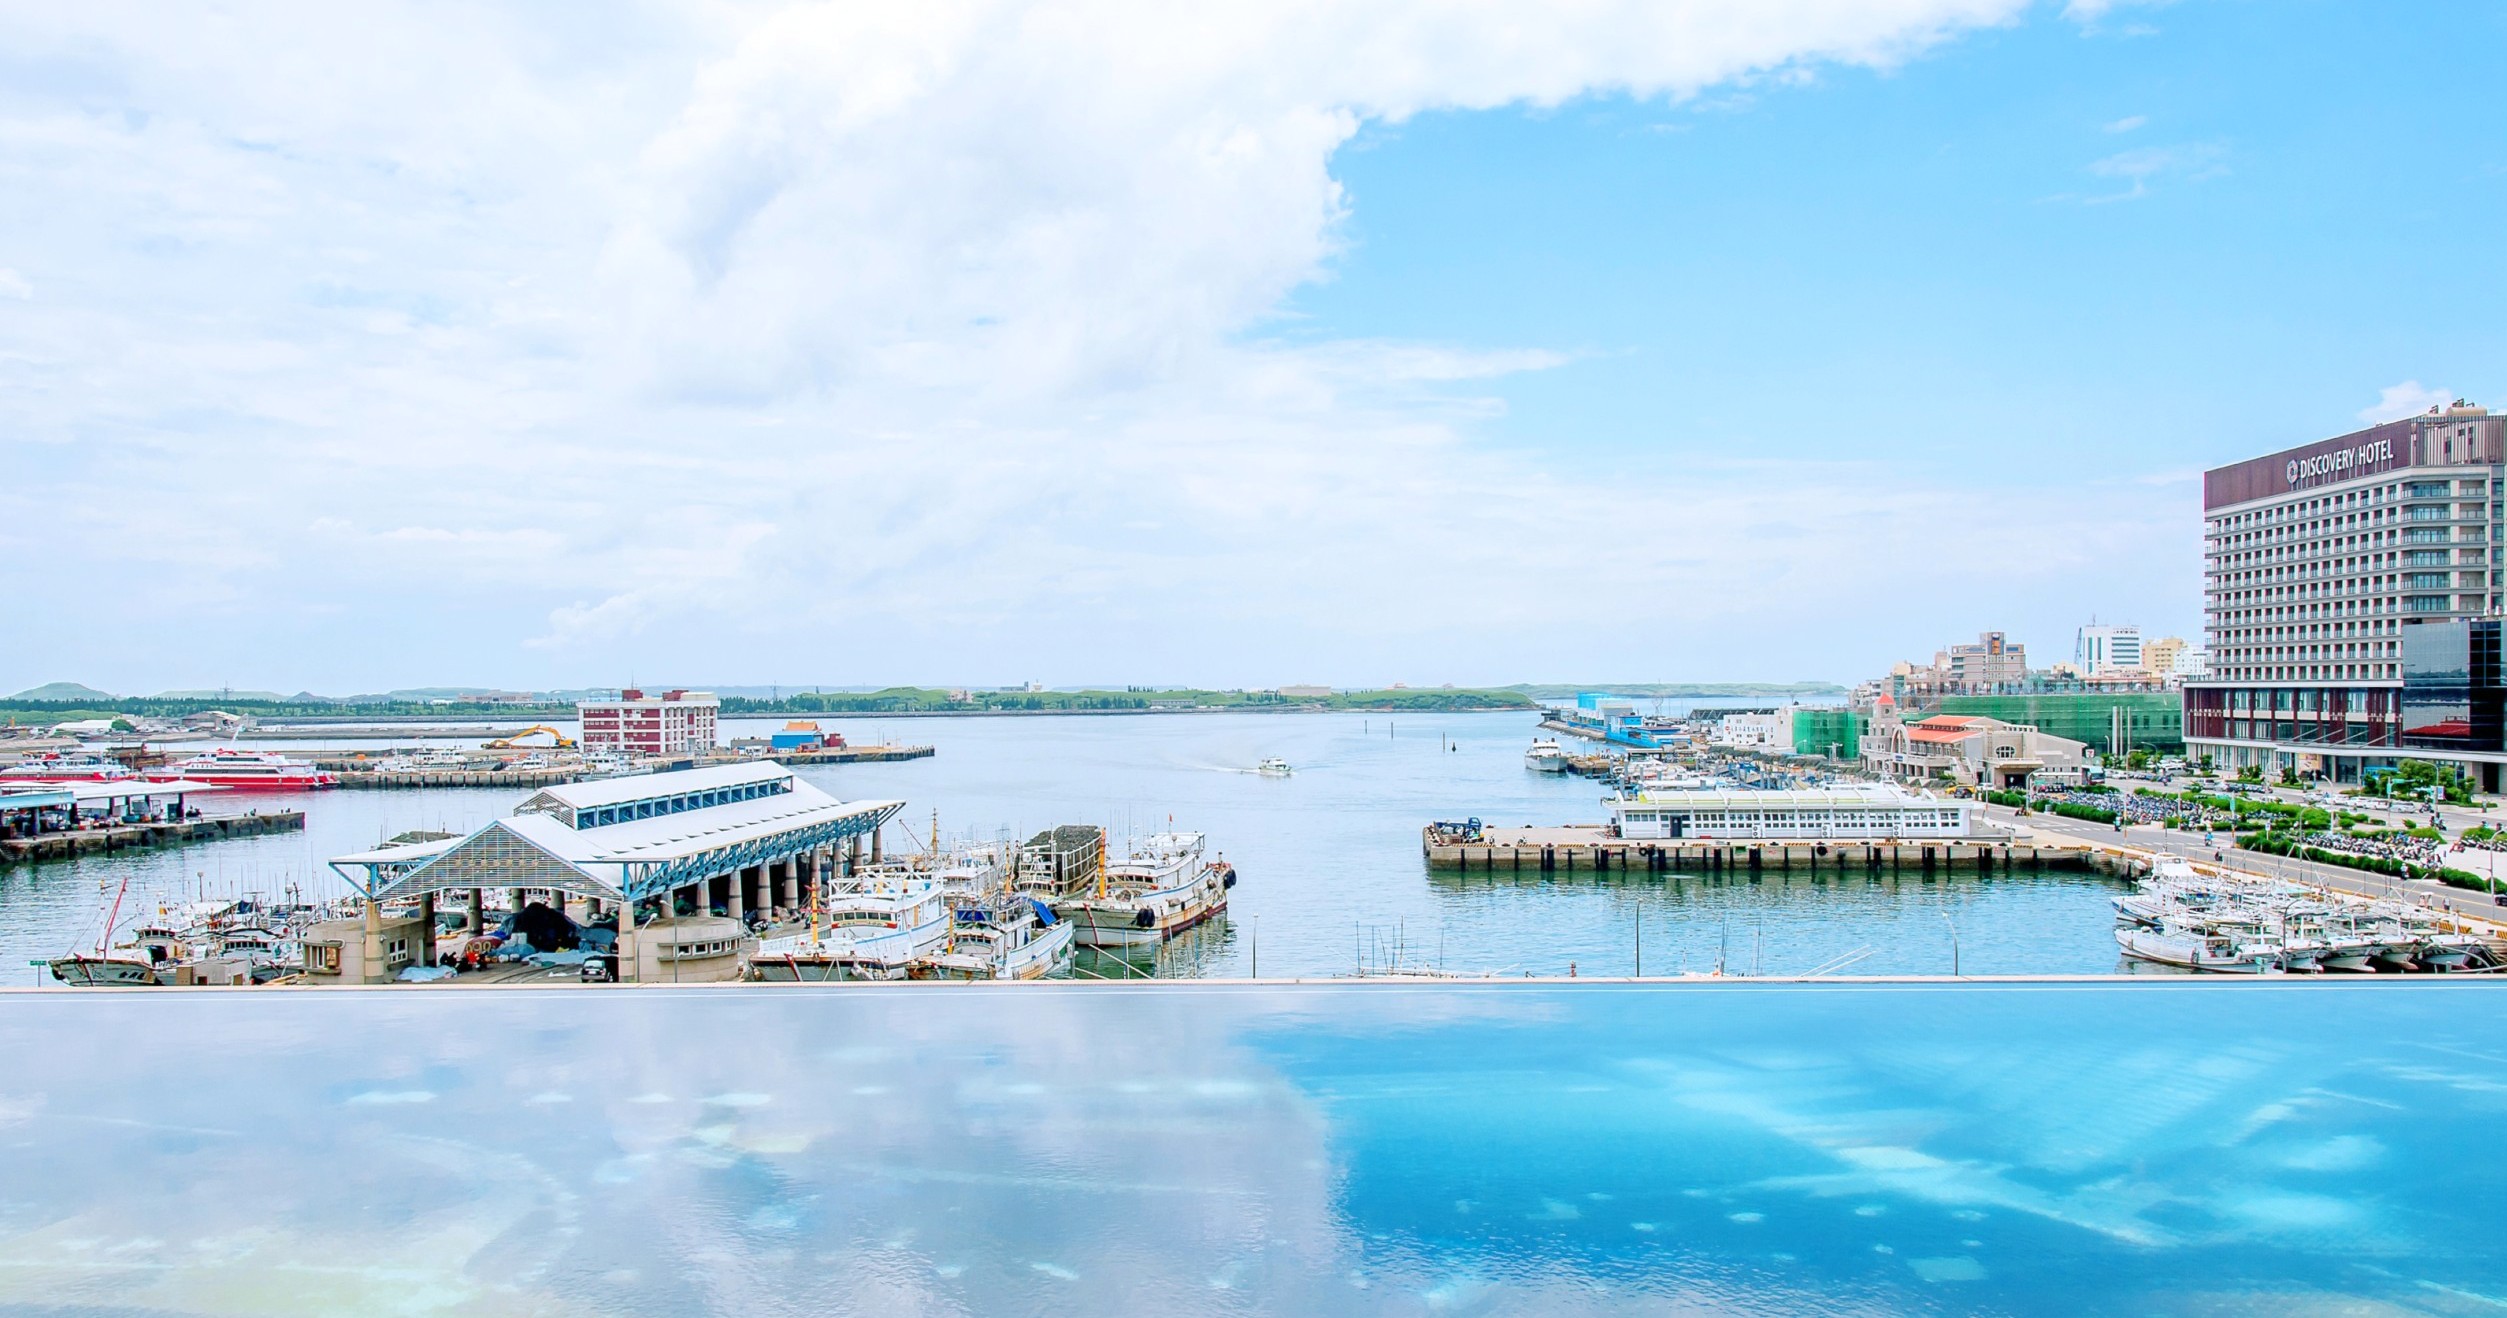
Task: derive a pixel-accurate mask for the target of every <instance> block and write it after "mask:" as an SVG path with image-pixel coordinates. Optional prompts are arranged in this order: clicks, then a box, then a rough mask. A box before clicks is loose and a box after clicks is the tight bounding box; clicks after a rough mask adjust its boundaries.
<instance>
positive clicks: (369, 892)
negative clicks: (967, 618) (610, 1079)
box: [304, 762, 904, 983]
mask: <svg viewBox="0 0 2507 1318" xmlns="http://www.w3.org/2000/svg"><path fill="white" fill-rule="evenodd" d="M903 807H904V803H903V802H900V801H839V800H837V799H836V798H835V797H832V796H830V795H828V794H827V793H825V792H823V791H820V790H819V789H818V788H816V787H813V786H811V785H810V784H809V783H806V782H803V781H802V780H801V779H800V778H799V777H798V776H796V775H795V774H794V773H793V772H792V770H790V769H787V768H785V767H784V766H782V765H780V764H774V763H771V762H770V763H755V764H737V765H725V766H721V767H717V768H706V769H688V770H682V771H679V772H674V773H655V774H646V775H641V776H636V777H627V778H608V779H601V780H597V781H593V782H583V783H571V784H567V785H565V786H559V787H550V788H546V789H543V790H542V791H540V792H537V793H535V794H533V795H532V796H531V797H530V799H528V800H526V801H524V802H523V803H522V804H520V805H518V806H515V807H514V809H513V813H512V814H510V815H507V816H505V817H504V818H501V819H495V820H491V821H489V822H488V823H487V824H485V825H483V826H482V827H480V828H478V829H476V830H474V831H473V832H471V833H469V834H468V835H466V836H458V837H456V836H449V835H432V836H428V837H424V838H419V839H412V840H407V841H401V842H396V843H393V844H390V845H386V846H383V847H378V848H376V849H374V850H372V851H362V852H357V853H355V854H353V855H346V856H339V857H335V858H333V859H332V861H331V868H332V869H334V870H336V871H337V872H338V873H339V874H340V875H341V876H342V877H343V878H346V879H347V880H348V881H349V883H350V884H352V885H354V886H355V887H356V889H357V891H358V894H359V895H360V896H362V897H363V898H364V899H365V913H364V916H363V918H362V919H350V920H335V921H329V922H326V923H324V924H321V925H316V926H314V928H313V929H312V930H311V931H309V932H308V933H307V934H306V936H305V940H304V941H305V964H306V977H307V979H308V980H309V981H312V982H315V983H324V982H328V983H381V982H384V981H387V980H390V979H392V978H394V977H396V976H398V975H399V973H400V972H401V971H402V970H403V969H406V968H407V967H408V966H410V965H412V964H425V963H426V962H427V961H428V960H430V959H431V958H430V957H429V956H428V952H429V950H430V949H431V948H432V947H433V945H434V931H435V929H436V928H437V927H438V926H437V923H436V903H437V901H438V900H439V899H442V898H446V897H454V898H457V899H460V900H465V901H466V902H467V906H468V920H467V924H468V927H469V931H470V932H472V933H474V934H475V933H478V932H480V931H481V930H480V920H481V908H482V896H483V894H484V893H485V892H486V891H487V890H490V889H503V890H505V891H506V892H507V893H508V894H509V896H508V905H509V906H510V907H511V909H513V910H516V911H520V910H522V909H523V901H524V898H525V896H526V895H527V894H535V893H537V894H548V895H549V897H550V898H551V902H550V904H551V906H552V909H560V910H562V908H563V903H564V899H565V898H566V897H569V896H572V897H577V898H581V899H582V900H583V903H584V906H583V909H584V911H585V913H586V918H587V919H593V918H598V917H600V916H602V915H604V914H612V913H618V912H621V911H623V912H624V914H625V918H624V919H623V920H621V921H620V924H619V929H618V964H619V972H620V977H621V978H623V979H627V980H637V979H643V980H648V981H649V980H655V979H661V980H673V979H676V980H681V981H686V980H701V979H711V978H728V977H730V975H731V974H733V973H736V971H737V969H738V966H739V959H740V954H741V953H742V952H743V951H744V950H745V945H746V943H747V941H748V939H749V937H750V935H749V926H748V920H747V916H748V914H749V913H750V912H767V913H774V914H781V915H784V916H786V917H789V916H790V915H791V913H793V912H795V911H799V910H803V909H806V908H807V905H808V903H809V900H810V898H811V896H812V895H813V894H814V892H816V890H817V885H819V884H822V883H826V882H828V881H830V879H831V878H832V877H834V876H835V875H837V874H839V873H843V872H845V871H848V870H849V869H850V867H851V865H852V853H854V852H857V851H858V849H859V843H860V840H861V839H862V838H863V837H865V836H869V837H871V838H872V839H874V846H875V845H876V838H877V836H878V829H879V826H880V825H882V824H884V823H886V822H887V821H888V820H889V819H890V818H891V817H893V816H894V815H895V814H896V813H897V811H899V810H900V809H902V808H903ZM874 855H876V852H874ZM411 902H414V903H415V905H416V910H415V911H414V912H406V911H405V904H407V903H411ZM387 905H391V906H394V907H396V908H402V909H404V912H405V913H403V914H401V915H399V916H397V917H396V918H392V919H386V918H385V916H384V908H385V907H386V906H387ZM718 912H719V913H718Z"/></svg>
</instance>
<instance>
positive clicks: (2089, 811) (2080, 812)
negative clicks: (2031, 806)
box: [2040, 801, 2115, 824]
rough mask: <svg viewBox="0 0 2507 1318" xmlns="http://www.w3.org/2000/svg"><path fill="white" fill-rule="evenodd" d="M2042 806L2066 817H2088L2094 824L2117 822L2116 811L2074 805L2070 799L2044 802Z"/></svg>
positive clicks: (2092, 806)
mask: <svg viewBox="0 0 2507 1318" xmlns="http://www.w3.org/2000/svg"><path fill="white" fill-rule="evenodd" d="M2040 808H2041V809H2045V810H2051V811H2053V812H2054V813H2056V814H2058V815H2061V816H2063V817H2064V818H2066V819H2086V820H2088V821H2090V822H2091V823H2094V824H2112V823H2114V822H2115V812H2114V811H2112V810H2102V809H2100V808H2098V807H2097V806H2094V805H2074V804H2072V803H2071V802H2069V801H2049V802H2046V803H2044V804H2043V805H2042V806H2041V807H2040Z"/></svg>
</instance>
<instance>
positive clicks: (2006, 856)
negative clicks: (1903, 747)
mask: <svg viewBox="0 0 2507 1318" xmlns="http://www.w3.org/2000/svg"><path fill="white" fill-rule="evenodd" d="M1420 849H1421V851H1422V852H1423V853H1424V854H1425V855H1426V856H1427V860H1428V864H1429V865H1430V866H1431V867H1433V868H1436V869H1457V870H1464V871H1472V870H1486V871H1497V870H1508V871H1514V872H1518V873H1543V872H1551V871H1556V872H1561V873H1575V872H1583V873H1592V874H1599V873H1604V872H1612V871H1616V872H1621V873H1629V872H1633V873H1655V874H1727V873H1736V872H1738V873H1751V872H1758V871H1763V870H1775V871H1787V870H1798V871H1803V872H1818V871H1830V872H1835V873H1841V874H1842V873H1850V872H1853V871H1856V870H1864V871H1869V870H1892V869H1900V870H1902V869H1952V868H1957V869H1969V870H1978V871H1983V872H1992V871H1995V870H2006V869H2031V868H2042V869H2092V868H2097V867H2098V866H2097V857H2096V853H2095V852H2094V851H2092V850H2091V849H2090V848H2089V847H2086V846H2082V845H2078V844H2066V843H2045V842H2040V841H2038V840H2036V839H2033V838H2016V837H2009V836H2001V835H1996V836H1987V837H1977V838H1925V839H1919V840H1915V841H1906V840H1900V839H1883V840H1876V841H1857V840H1848V839H1841V838H1840V839H1828V840H1821V841H1798V842H1783V841H1747V840H1741V839H1732V840H1717V839H1703V840H1701V839H1677V838H1674V839H1669V840H1664V841H1643V840H1632V839H1628V838H1621V837H1614V836H1612V835H1611V833H1610V830H1609V829H1608V828H1606V827H1605V826H1603V825H1600V824H1570V825H1565V826H1561V827H1554V828H1502V827H1501V828H1485V829H1482V830H1481V833H1480V836H1479V837H1478V838H1477V839H1474V840H1471V841H1464V840H1461V839H1459V838H1456V837H1454V836H1452V835H1450V834H1447V833H1444V832H1442V831H1440V830H1438V829H1436V828H1434V827H1429V828H1426V829H1423V830H1421V833H1420Z"/></svg>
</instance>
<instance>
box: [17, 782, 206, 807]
mask: <svg viewBox="0 0 2507 1318" xmlns="http://www.w3.org/2000/svg"><path fill="white" fill-rule="evenodd" d="M44 790H47V791H51V790H61V791H67V792H69V793H70V794H71V795H72V796H74V797H75V798H76V799H77V801H78V803H79V804H80V805H85V804H87V803H88V802H90V801H179V800H182V799H183V798H184V797H186V796H203V795H206V794H208V793H210V792H223V791H226V790H228V789H226V788H224V787H220V786H218V785H217V784H216V783H196V782H193V781H191V780H190V779H188V778H174V779H170V780H167V781H165V782H157V781H154V780H139V779H130V778H126V779H123V780H122V781H120V782H98V783H87V782H73V783H46V784H45V785H44Z"/></svg>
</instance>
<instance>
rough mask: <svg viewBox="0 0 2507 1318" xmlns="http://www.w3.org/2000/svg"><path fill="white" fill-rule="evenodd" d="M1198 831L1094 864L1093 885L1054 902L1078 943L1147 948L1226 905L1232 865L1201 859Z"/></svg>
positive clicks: (1164, 836)
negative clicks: (1095, 871) (1073, 926)
mask: <svg viewBox="0 0 2507 1318" xmlns="http://www.w3.org/2000/svg"><path fill="white" fill-rule="evenodd" d="M1205 842H1206V839H1205V838H1204V837H1203V836H1202V835H1201V834H1199V833H1158V834H1153V835H1152V836H1149V837H1146V838H1142V839H1140V840H1139V841H1137V842H1134V843H1133V844H1132V846H1131V848H1130V851H1129V853H1128V854H1127V855H1126V856H1125V857H1124V858H1123V859H1122V860H1119V861H1108V862H1105V863H1102V864H1100V865H1099V867H1098V868H1097V877H1096V881H1095V883H1094V885H1093V886H1091V887H1089V888H1087V889H1084V890H1083V891H1082V892H1080V893H1078V894H1076V895H1072V896H1067V897H1064V898H1063V899H1061V900H1058V901H1056V902H1054V903H1053V913H1054V914H1055V915H1057V916H1060V917H1061V918H1062V919H1064V920H1068V921H1070V922H1071V923H1072V924H1073V925H1075V926H1077V932H1076V934H1075V935H1074V936H1075V937H1076V938H1077V939H1078V941H1079V945H1080V946H1082V947H1151V946H1155V945H1157V944H1159V943H1163V942H1165V941H1166V940H1167V939H1170V938H1173V937H1175V936H1176V935H1177V934H1180V933H1182V932H1184V931H1185V930H1187V929H1190V928H1192V927H1193V926H1195V925H1198V924H1200V923H1201V922H1202V921H1204V920H1207V919H1209V918H1210V917H1211V916H1214V915H1217V914H1218V913H1219V912H1221V911H1224V910H1226V909H1227V890H1228V889H1230V888H1233V887H1235V886H1236V868H1235V867H1234V866H1232V865H1230V864H1228V863H1227V861H1226V860H1225V859H1224V858H1221V859H1218V860H1207V861H1205V860H1203V859H1202V856H1201V852H1202V848H1203V846H1204V844H1205Z"/></svg>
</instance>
